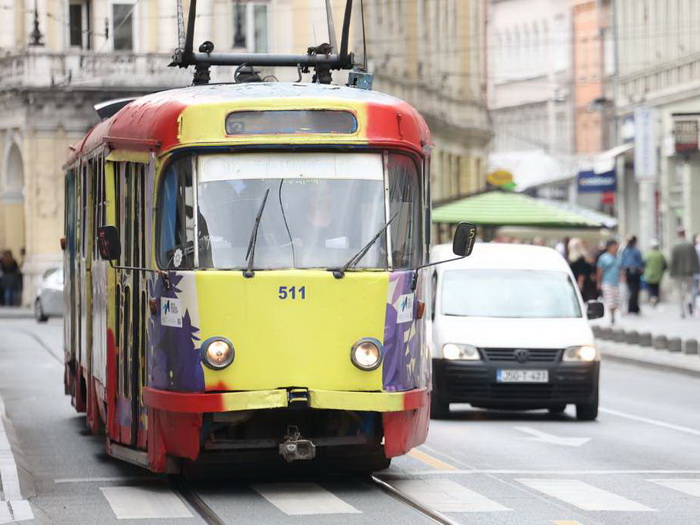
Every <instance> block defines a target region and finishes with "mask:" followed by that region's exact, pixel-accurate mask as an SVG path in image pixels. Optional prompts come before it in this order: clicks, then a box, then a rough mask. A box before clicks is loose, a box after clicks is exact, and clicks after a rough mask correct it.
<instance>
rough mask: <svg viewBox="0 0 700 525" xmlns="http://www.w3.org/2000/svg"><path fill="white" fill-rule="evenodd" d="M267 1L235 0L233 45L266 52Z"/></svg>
mask: <svg viewBox="0 0 700 525" xmlns="http://www.w3.org/2000/svg"><path fill="white" fill-rule="evenodd" d="M268 16H269V12H268V5H267V2H262V1H259V2H247V1H243V0H236V1H235V2H234V4H233V47H234V49H240V50H245V51H249V52H251V53H267V52H268Z"/></svg>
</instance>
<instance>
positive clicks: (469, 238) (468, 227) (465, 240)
mask: <svg viewBox="0 0 700 525" xmlns="http://www.w3.org/2000/svg"><path fill="white" fill-rule="evenodd" d="M475 242H476V226H474V225H473V224H470V223H468V222H460V223H459V224H458V225H457V231H455V236H454V239H453V241H452V251H453V252H454V254H455V255H458V256H460V257H468V256H469V255H471V253H472V250H473V249H474V243H475Z"/></svg>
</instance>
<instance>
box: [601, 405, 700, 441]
mask: <svg viewBox="0 0 700 525" xmlns="http://www.w3.org/2000/svg"><path fill="white" fill-rule="evenodd" d="M599 410H600V412H603V413H605V414H610V415H611V416H617V417H623V418H625V419H631V420H632V421H639V422H640V423H648V424H649V425H656V426H657V427H662V428H668V429H671V430H678V431H679V432H685V433H686V434H691V435H693V436H700V430H697V429H694V428H689V427H684V426H681V425H674V424H673V423H666V422H665V421H658V420H656V419H650V418H648V417H642V416H635V415H634V414H628V413H626V412H620V411H619V410H612V409H610V408H600V409H599Z"/></svg>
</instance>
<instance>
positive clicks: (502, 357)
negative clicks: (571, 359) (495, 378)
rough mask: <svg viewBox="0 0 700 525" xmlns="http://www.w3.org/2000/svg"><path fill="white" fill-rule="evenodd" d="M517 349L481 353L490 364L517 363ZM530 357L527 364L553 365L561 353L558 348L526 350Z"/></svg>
mask: <svg viewBox="0 0 700 525" xmlns="http://www.w3.org/2000/svg"><path fill="white" fill-rule="evenodd" d="M516 350H517V348H482V349H481V351H482V352H483V354H484V355H485V356H486V360H487V361H490V362H508V361H510V362H517V359H515V351H516ZM526 350H527V351H528V352H529V353H530V357H528V359H527V361H526V362H527V363H554V362H556V361H558V360H559V354H560V353H561V352H562V351H563V350H561V349H559V348H527V349H526Z"/></svg>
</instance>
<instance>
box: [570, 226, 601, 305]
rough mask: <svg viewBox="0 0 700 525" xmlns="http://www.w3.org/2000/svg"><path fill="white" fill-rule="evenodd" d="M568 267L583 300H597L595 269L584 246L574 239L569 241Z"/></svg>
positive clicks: (580, 241)
mask: <svg viewBox="0 0 700 525" xmlns="http://www.w3.org/2000/svg"><path fill="white" fill-rule="evenodd" d="M569 266H570V267H571V272H572V273H573V274H574V279H576V284H577V285H578V289H579V290H580V291H581V296H582V297H583V300H584V301H595V300H596V299H597V298H598V293H597V287H596V283H595V267H594V266H593V262H592V261H591V260H590V258H589V255H588V250H587V249H586V246H585V244H584V243H583V241H582V240H581V239H579V238H576V237H574V238H573V239H571V240H570V241H569Z"/></svg>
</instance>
